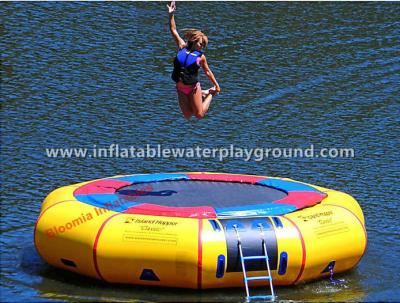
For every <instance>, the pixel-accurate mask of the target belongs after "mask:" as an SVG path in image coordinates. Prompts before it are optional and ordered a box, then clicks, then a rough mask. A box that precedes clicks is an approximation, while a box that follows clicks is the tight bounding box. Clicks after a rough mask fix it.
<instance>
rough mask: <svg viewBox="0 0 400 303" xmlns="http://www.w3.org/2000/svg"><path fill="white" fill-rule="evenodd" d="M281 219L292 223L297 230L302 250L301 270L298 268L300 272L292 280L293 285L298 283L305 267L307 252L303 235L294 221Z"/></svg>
mask: <svg viewBox="0 0 400 303" xmlns="http://www.w3.org/2000/svg"><path fill="white" fill-rule="evenodd" d="M283 217H284V218H286V219H287V220H289V222H290V223H292V224H293V226H294V227H295V228H296V230H297V232H298V234H299V237H300V240H301V249H302V250H303V256H302V259H301V268H300V272H299V274H298V276H297V278H296V279H295V280H294V282H293V284H296V282H297V281H299V279H300V277H301V275H302V274H303V272H304V268H305V266H306V253H307V251H306V244H305V243H304V238H303V235H302V234H301V231H300V228H299V227H298V226H297V225H296V223H294V221H292V220H291V219H289V218H288V217H286V216H283Z"/></svg>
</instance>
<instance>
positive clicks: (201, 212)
mask: <svg viewBox="0 0 400 303" xmlns="http://www.w3.org/2000/svg"><path fill="white" fill-rule="evenodd" d="M123 213H124V214H141V215H151V216H166V217H181V218H200V219H202V218H204V219H207V218H216V217H217V214H216V213H215V210H214V208H213V207H210V206H198V207H169V206H162V205H156V204H147V203H144V204H139V205H134V206H132V207H129V208H128V209H127V210H125V211H124V212H123Z"/></svg>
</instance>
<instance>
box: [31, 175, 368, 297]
mask: <svg viewBox="0 0 400 303" xmlns="http://www.w3.org/2000/svg"><path fill="white" fill-rule="evenodd" d="M34 234H35V246H36V249H37V251H38V252H39V254H40V255H41V256H42V257H43V259H44V260H45V261H46V262H47V263H49V264H51V265H53V266H56V267H59V268H63V269H66V270H70V271H73V272H76V273H79V274H82V275H86V276H90V277H94V278H97V279H101V280H104V281H107V282H111V283H131V284H140V285H157V286H168V287H183V288H198V289H204V288H218V287H239V286H240V287H243V285H245V284H246V286H247V283H248V281H246V280H245V282H246V283H244V279H243V272H244V271H243V267H245V274H246V275H247V279H248V280H252V279H253V280H254V284H252V285H255V286H257V285H265V281H259V280H261V279H258V278H256V277H263V276H264V277H265V276H266V271H267V270H268V267H269V270H270V271H269V272H270V275H271V276H272V281H273V284H274V285H292V284H296V283H299V282H304V281H309V280H314V279H319V278H323V277H329V275H330V274H331V273H332V272H335V273H339V272H344V271H346V270H349V269H351V268H352V267H354V266H355V265H356V264H357V263H358V262H359V261H360V259H361V257H362V255H363V254H364V252H365V249H366V244H367V235H366V231H365V226H364V217H363V214H362V211H361V208H360V206H359V205H358V203H357V202H356V200H355V199H353V198H352V197H351V196H349V195H348V194H345V193H342V192H338V191H335V190H331V189H326V188H322V187H319V186H314V185H309V184H305V183H301V182H297V181H293V180H290V179H286V178H271V177H262V176H253V175H234V174H223V173H171V174H148V175H143V174H142V175H127V176H115V177H110V178H105V179H100V180H94V181H89V182H84V183H79V184H74V185H69V186H65V187H62V188H59V189H56V190H54V191H53V192H51V193H50V194H49V195H48V196H47V198H46V199H45V201H44V202H43V205H42V209H41V212H40V215H39V218H38V219H37V222H36V225H35V233H34ZM266 255H268V258H266ZM260 256H261V258H260ZM262 256H264V259H263V258H262ZM266 260H267V262H266ZM244 261H245V262H244ZM244 263H246V264H245V265H244ZM268 265H269V266H268ZM251 277H254V278H251Z"/></svg>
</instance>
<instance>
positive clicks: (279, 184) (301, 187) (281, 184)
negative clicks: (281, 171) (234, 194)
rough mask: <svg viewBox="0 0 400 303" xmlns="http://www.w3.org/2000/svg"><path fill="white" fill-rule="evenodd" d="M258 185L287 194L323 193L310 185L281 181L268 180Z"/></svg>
mask: <svg viewBox="0 0 400 303" xmlns="http://www.w3.org/2000/svg"><path fill="white" fill-rule="evenodd" d="M256 184H260V185H266V186H269V187H274V188H277V189H281V190H284V191H286V192H292V191H308V192H316V193H321V194H322V192H321V191H319V190H318V189H316V188H314V187H311V186H310V185H306V184H302V183H298V182H294V181H288V180H281V179H266V180H261V181H258V182H256Z"/></svg>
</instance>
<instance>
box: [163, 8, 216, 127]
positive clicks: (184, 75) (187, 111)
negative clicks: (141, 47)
mask: <svg viewBox="0 0 400 303" xmlns="http://www.w3.org/2000/svg"><path fill="white" fill-rule="evenodd" d="M167 7H168V13H169V28H170V30H171V34H172V36H173V37H174V40H175V43H176V44H177V46H178V47H179V50H178V53H177V55H176V57H175V59H174V70H173V72H172V79H173V80H174V81H175V82H176V91H177V93H178V98H179V106H180V108H181V110H182V113H183V115H184V116H185V118H186V119H189V118H190V117H191V116H192V115H195V116H196V117H197V118H198V119H201V118H203V117H204V115H205V113H206V112H207V110H208V108H209V107H210V103H211V100H212V97H213V96H214V95H216V94H218V93H219V92H220V91H221V88H220V87H219V85H218V82H217V80H216V79H215V77H214V74H213V73H212V72H211V70H210V68H209V67H208V64H207V60H206V57H205V56H204V54H203V52H202V50H204V49H205V48H206V47H207V44H208V38H207V36H206V35H205V34H204V33H202V32H201V31H199V30H197V29H187V30H184V37H185V38H186V40H187V42H185V41H184V40H183V39H182V38H181V37H180V36H179V34H178V31H177V30H176V25H175V18H174V12H175V10H176V5H175V1H172V2H171V4H170V5H167ZM200 67H202V69H203V71H204V73H205V74H206V76H207V77H208V79H209V80H210V81H211V82H212V83H213V84H214V87H212V88H210V89H208V90H203V91H202V90H201V87H200V82H199V80H198V71H199V69H200Z"/></svg>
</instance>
